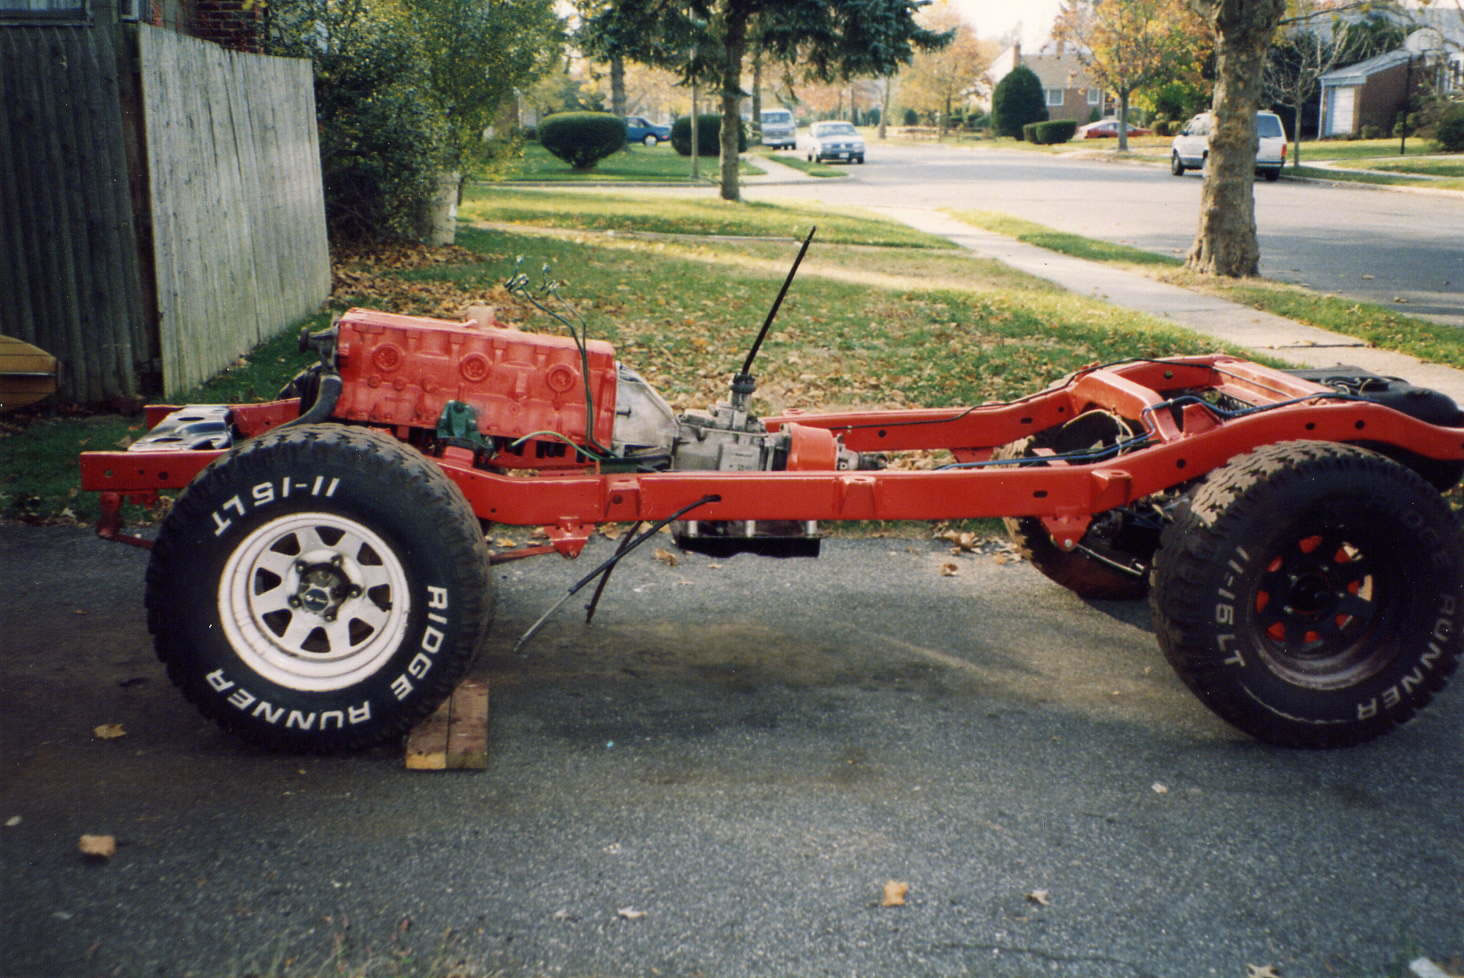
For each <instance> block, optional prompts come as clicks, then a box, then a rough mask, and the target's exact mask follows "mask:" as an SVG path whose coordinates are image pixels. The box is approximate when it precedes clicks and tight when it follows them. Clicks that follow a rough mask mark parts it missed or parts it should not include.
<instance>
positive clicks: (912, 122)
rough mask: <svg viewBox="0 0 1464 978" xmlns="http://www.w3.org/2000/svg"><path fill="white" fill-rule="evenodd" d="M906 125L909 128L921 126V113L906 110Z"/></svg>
mask: <svg viewBox="0 0 1464 978" xmlns="http://www.w3.org/2000/svg"><path fill="white" fill-rule="evenodd" d="M905 125H907V126H918V125H920V113H919V112H916V111H915V110H914V109H906V110H905Z"/></svg>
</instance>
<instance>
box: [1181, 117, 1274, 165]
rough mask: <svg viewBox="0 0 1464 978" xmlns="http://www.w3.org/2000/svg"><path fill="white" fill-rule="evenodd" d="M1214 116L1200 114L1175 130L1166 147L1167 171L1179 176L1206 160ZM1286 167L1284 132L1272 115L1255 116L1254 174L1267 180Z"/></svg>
mask: <svg viewBox="0 0 1464 978" xmlns="http://www.w3.org/2000/svg"><path fill="white" fill-rule="evenodd" d="M1214 125H1215V117H1214V116H1213V115H1211V114H1210V113H1209V112H1201V113H1200V114H1199V115H1197V116H1195V117H1194V118H1193V119H1191V120H1190V121H1189V122H1186V123H1185V124H1184V128H1183V129H1181V130H1180V131H1179V135H1177V136H1175V137H1174V142H1172V143H1171V144H1170V145H1169V172H1170V173H1173V174H1174V175H1175V176H1177V177H1179V176H1183V175H1184V171H1185V170H1199V169H1202V168H1203V167H1204V166H1205V162H1206V161H1207V160H1208V159H1209V157H1210V131H1211V129H1213V128H1214ZM1285 165H1286V129H1285V127H1284V126H1282V125H1281V117H1280V116H1279V115H1277V114H1276V113H1274V112H1257V113H1256V175H1257V176H1263V177H1265V178H1266V179H1267V180H1275V179H1277V178H1278V177H1280V176H1281V168H1282V167H1283V166H1285Z"/></svg>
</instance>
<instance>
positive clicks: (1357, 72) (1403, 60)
mask: <svg viewBox="0 0 1464 978" xmlns="http://www.w3.org/2000/svg"><path fill="white" fill-rule="evenodd" d="M1407 63H1408V52H1407V51H1404V50H1403V49H1401V48H1399V49H1398V50H1397V51H1388V52H1386V53H1384V54H1380V55H1378V56H1376V57H1373V58H1368V59H1367V60H1366V61H1359V62H1358V63H1357V64H1355V65H1348V66H1347V67H1345V68H1333V69H1332V70H1331V71H1329V72H1327V73H1326V74H1325V75H1323V76H1322V77H1321V78H1319V79H1317V80H1318V81H1319V82H1321V83H1322V85H1323V86H1325V87H1327V88H1344V87H1346V86H1348V85H1362V84H1365V83H1366V82H1367V80H1368V79H1369V78H1371V77H1372V76H1373V75H1376V74H1377V73H1379V72H1381V71H1387V70H1388V69H1389V68H1396V67H1398V66H1399V65H1403V64H1407Z"/></svg>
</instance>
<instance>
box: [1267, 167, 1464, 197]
mask: <svg viewBox="0 0 1464 978" xmlns="http://www.w3.org/2000/svg"><path fill="white" fill-rule="evenodd" d="M1357 165H1358V166H1370V165H1371V164H1366V163H1359V164H1357ZM1282 176H1287V177H1302V178H1305V179H1310V180H1334V181H1337V182H1339V183H1369V184H1376V185H1379V186H1390V187H1424V188H1427V189H1430V190H1464V179H1455V178H1451V177H1443V178H1441V179H1436V180H1430V179H1427V178H1425V177H1421V176H1417V175H1414V176H1409V175H1406V174H1405V173H1383V172H1381V170H1380V169H1365V170H1354V169H1341V168H1333V167H1319V166H1304V165H1303V166H1299V167H1298V166H1288V167H1286V168H1285V169H1284V170H1283V171H1282Z"/></svg>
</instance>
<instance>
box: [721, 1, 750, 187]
mask: <svg viewBox="0 0 1464 978" xmlns="http://www.w3.org/2000/svg"><path fill="white" fill-rule="evenodd" d="M728 6H729V7H730V8H731V9H730V10H728V11H727V21H726V25H725V30H724V33H723V35H722V38H723V43H722V78H721V89H722V132H721V136H722V138H721V163H722V199H723V200H741V199H742V190H741V188H740V187H739V185H738V181H737V166H738V162H739V159H738V146H737V144H738V139H737V137H738V134H739V133H740V132H741V127H742V114H741V113H740V112H739V111H738V109H739V107H740V106H741V103H742V56H743V55H744V54H745V53H746V51H747V13H746V11H744V10H742V9H741V6H740V5H739V4H736V3H732V4H728Z"/></svg>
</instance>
